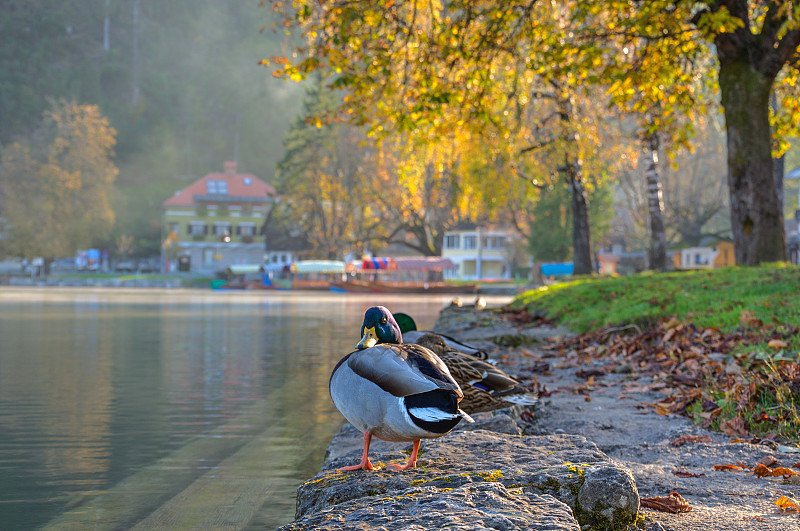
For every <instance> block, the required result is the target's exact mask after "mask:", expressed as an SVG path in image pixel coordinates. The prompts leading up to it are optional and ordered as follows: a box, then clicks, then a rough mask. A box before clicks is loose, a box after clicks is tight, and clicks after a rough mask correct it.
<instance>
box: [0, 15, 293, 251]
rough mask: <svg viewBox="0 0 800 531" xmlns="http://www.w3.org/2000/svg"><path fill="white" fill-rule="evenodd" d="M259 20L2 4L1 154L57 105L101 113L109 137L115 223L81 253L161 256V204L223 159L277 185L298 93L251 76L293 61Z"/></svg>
mask: <svg viewBox="0 0 800 531" xmlns="http://www.w3.org/2000/svg"><path fill="white" fill-rule="evenodd" d="M261 15H262V11H261V10H259V9H258V6H257V5H256V2H247V1H246V2H233V1H225V2H219V1H214V0H170V1H169V2H162V1H156V0H131V1H127V0H126V1H121V0H89V1H87V0H10V1H9V2H3V4H2V6H0V116H2V117H3V119H2V120H0V149H3V150H6V149H8V147H9V146H11V145H12V144H13V143H14V142H19V141H22V142H29V141H30V140H31V139H32V137H33V136H35V135H36V131H37V130H40V129H41V128H42V126H43V122H42V116H43V113H45V112H46V111H48V110H49V109H50V108H51V104H50V102H51V101H53V100H59V99H60V100H64V101H69V102H72V103H74V104H78V105H93V106H96V108H97V110H98V112H99V113H100V114H101V115H102V116H104V117H106V118H107V119H108V121H109V124H110V126H111V127H113V128H114V129H115V130H116V146H115V148H114V152H115V153H114V155H113V163H114V164H115V165H116V167H117V168H118V170H119V175H118V176H117V178H116V181H115V183H114V185H113V190H112V191H111V199H110V201H111V202H110V204H109V205H108V206H103V208H109V209H110V210H111V211H113V213H114V217H115V219H116V221H115V223H114V224H113V225H112V227H111V230H109V231H107V232H106V233H105V234H97V235H95V236H94V237H93V238H91V241H87V239H82V240H81V242H80V243H79V244H78V245H80V246H81V247H88V246H89V245H96V246H102V247H103V248H106V249H108V250H109V251H111V253H112V255H113V254H114V253H115V252H117V251H118V247H119V246H120V245H122V247H124V248H125V249H126V250H132V251H133V252H134V253H136V254H139V255H149V254H154V253H157V252H158V249H159V245H160V239H161V229H160V204H161V202H162V201H163V200H164V199H166V198H168V197H169V196H170V195H172V194H173V193H174V192H175V191H176V190H178V189H181V188H184V187H185V186H186V185H187V184H189V182H191V181H192V180H193V179H196V178H198V177H201V176H203V175H205V174H206V173H209V172H212V171H220V170H221V168H222V163H223V161H224V160H238V161H239V167H240V168H242V169H243V170H246V171H248V172H251V173H253V174H255V175H258V176H259V177H261V178H263V179H265V180H267V181H271V180H272V177H273V173H274V168H275V165H276V163H277V162H278V160H279V159H280V157H281V156H282V153H283V145H282V142H283V136H284V134H285V132H286V130H287V129H288V127H289V125H290V124H291V121H292V120H293V118H294V116H295V115H296V113H297V112H298V111H299V106H300V101H301V97H302V93H303V89H302V87H299V86H297V85H295V84H288V83H283V82H279V81H276V80H274V79H273V78H272V77H271V76H270V75H269V72H267V71H265V70H264V69H263V68H259V67H258V61H259V60H260V59H262V58H263V57H265V56H269V55H274V54H280V53H285V52H286V50H288V47H287V46H286V36H284V35H279V34H275V33H273V32H260V30H261V28H262V27H263V25H264V24H265V21H264V20H263V18H262V17H261ZM56 221H57V222H59V223H63V222H64V220H63V219H61V220H54V222H56ZM125 242H128V243H127V244H126V243H125ZM3 252H5V253H9V252H12V250H11V249H3ZM14 252H17V251H16V250H15V251H14ZM65 252H66V251H65ZM72 252H74V249H72V250H71V251H69V252H67V253H66V254H67V255H69V254H71V253H72Z"/></svg>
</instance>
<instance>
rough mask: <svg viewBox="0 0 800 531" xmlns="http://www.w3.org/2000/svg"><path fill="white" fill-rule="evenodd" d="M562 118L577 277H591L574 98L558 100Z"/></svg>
mask: <svg viewBox="0 0 800 531" xmlns="http://www.w3.org/2000/svg"><path fill="white" fill-rule="evenodd" d="M558 106H559V115H560V117H561V122H562V123H563V125H564V129H565V130H566V131H567V132H568V134H567V135H566V137H567V143H566V149H565V151H564V168H563V169H564V172H565V174H566V178H567V184H568V185H569V191H570V194H571V196H572V263H573V274H575V275H591V274H592V272H593V271H594V266H593V264H592V243H591V231H590V225H589V205H588V202H587V200H586V189H585V187H584V186H583V170H582V169H581V161H580V156H579V154H578V136H577V133H576V132H575V130H574V127H573V126H572V115H573V106H572V101H571V98H569V97H563V98H559V99H558Z"/></svg>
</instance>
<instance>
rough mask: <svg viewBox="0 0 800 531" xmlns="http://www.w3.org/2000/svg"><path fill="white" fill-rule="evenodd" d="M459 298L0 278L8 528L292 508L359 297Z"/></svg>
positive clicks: (247, 524)
mask: <svg viewBox="0 0 800 531" xmlns="http://www.w3.org/2000/svg"><path fill="white" fill-rule="evenodd" d="M450 299H451V297H448V296H412V295H403V296H401V295H396V296H393V295H388V296H387V295H344V294H332V293H326V292H266V293H265V292H261V293H258V292H224V291H210V290H209V291H189V290H186V291H183V290H169V291H155V290H154V291H149V290H148V291H145V290H123V289H111V290H91V289H78V288H76V289H57V288H55V289H54V288H44V289H35V288H32V289H14V288H2V289H0V529H3V530H6V531H7V530H14V529H32V528H38V527H45V528H48V529H130V528H135V527H140V528H153V527H156V528H159V527H160V528H171V529H176V528H178V529H199V528H211V527H228V528H245V529H265V528H266V529H272V528H275V527H277V526H279V525H282V524H284V523H287V522H288V521H290V520H291V519H292V518H293V517H294V506H295V499H294V496H295V489H296V488H297V486H298V485H299V484H300V483H302V481H303V480H305V479H307V478H309V477H311V476H313V475H314V474H316V473H317V472H318V471H319V468H320V465H321V463H322V459H323V456H324V453H325V447H326V446H327V445H328V443H329V442H330V439H331V437H332V436H333V434H334V433H336V431H338V429H339V427H340V426H341V424H342V423H343V418H342V417H341V415H340V414H339V413H338V412H337V411H336V409H335V407H334V406H333V404H332V403H331V401H330V398H329V396H328V377H329V375H330V370H331V369H332V367H333V365H334V364H335V363H336V361H338V359H339V358H341V357H342V356H343V355H344V354H346V353H347V352H350V351H351V350H352V349H353V347H354V345H355V343H356V342H357V341H358V339H359V338H358V332H359V326H360V324H361V319H362V317H363V312H364V310H365V309H366V308H367V307H369V306H371V305H374V304H382V305H384V306H387V307H388V308H389V309H390V310H392V311H404V312H407V313H409V314H411V315H413V316H415V318H416V319H417V323H418V325H419V326H420V327H421V328H423V327H425V328H428V327H431V326H433V323H434V322H435V320H436V317H437V315H438V312H439V310H440V309H441V308H442V306H444V305H445V304H447V303H449V301H450ZM500 300H502V301H505V300H507V299H505V298H503V299H498V301H500ZM489 302H490V303H491V302H493V301H492V300H491V298H490V300H489Z"/></svg>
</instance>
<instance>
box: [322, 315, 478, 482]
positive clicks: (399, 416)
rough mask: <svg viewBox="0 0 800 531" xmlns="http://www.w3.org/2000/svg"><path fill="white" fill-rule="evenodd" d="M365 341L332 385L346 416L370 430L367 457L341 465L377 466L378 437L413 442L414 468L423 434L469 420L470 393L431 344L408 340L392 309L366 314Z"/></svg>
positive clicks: (336, 371)
mask: <svg viewBox="0 0 800 531" xmlns="http://www.w3.org/2000/svg"><path fill="white" fill-rule="evenodd" d="M361 336H362V337H361V341H359V342H358V345H356V349H357V350H355V351H354V352H351V353H350V354H348V355H347V356H345V357H344V358H342V359H341V360H340V361H339V363H337V364H336V367H334V369H333V372H332V373H331V378H330V382H329V384H328V388H329V391H330V395H331V399H332V400H333V403H334V404H335V405H336V407H337V408H338V409H339V411H340V412H341V413H342V415H344V417H345V418H346V419H347V420H348V421H349V422H350V423H351V424H352V425H353V426H355V427H356V428H358V429H359V430H361V431H362V432H363V433H364V453H363V454H362V457H361V462H359V463H358V464H357V465H353V466H347V467H343V468H340V469H339V470H359V469H363V470H374V467H373V466H372V463H370V461H369V455H368V454H369V444H370V441H371V440H372V437H373V436H375V437H377V438H378V439H382V440H384V441H413V450H412V452H411V457H410V458H409V460H408V463H407V464H406V465H405V466H400V465H394V464H392V465H390V466H392V467H393V468H395V469H396V470H405V469H407V468H414V467H416V465H417V454H418V453H419V445H420V440H421V439H429V438H435V437H441V436H442V435H445V434H447V433H448V432H450V430H452V429H453V428H454V427H455V426H456V424H458V423H459V421H461V419H464V420H466V421H468V422H473V420H472V418H471V417H470V416H469V415H468V414H467V413H465V412H464V411H462V410H461V409H460V408H459V402H460V401H461V399H462V398H463V396H464V394H463V393H462V391H461V388H460V387H459V386H458V383H456V381H455V380H454V379H453V377H452V376H451V375H450V371H449V370H448V369H447V365H445V364H444V362H442V360H440V359H439V357H438V356H436V354H434V353H433V352H431V351H430V350H428V349H427V348H425V347H422V346H420V345H413V344H404V343H403V337H402V334H401V332H400V327H399V326H398V325H397V322H396V321H395V319H394V317H392V314H391V312H389V310H387V309H386V308H384V307H383V306H374V307H372V308H370V309H368V310H367V311H366V313H365V314H364V322H363V324H362V325H361Z"/></svg>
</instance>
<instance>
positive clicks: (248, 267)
mask: <svg viewBox="0 0 800 531" xmlns="http://www.w3.org/2000/svg"><path fill="white" fill-rule="evenodd" d="M261 268H262V266H261V264H233V265H229V266H228V273H230V274H232V275H246V274H248V273H260V272H261V271H263V270H262V269H261Z"/></svg>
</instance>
